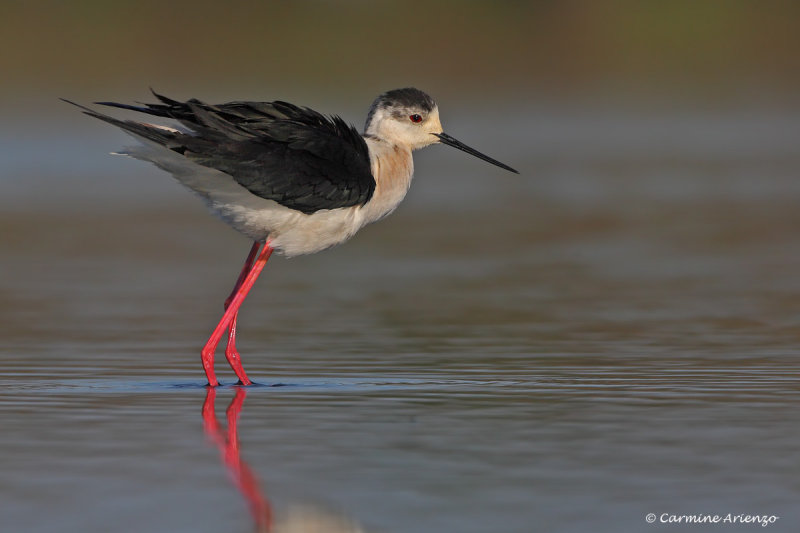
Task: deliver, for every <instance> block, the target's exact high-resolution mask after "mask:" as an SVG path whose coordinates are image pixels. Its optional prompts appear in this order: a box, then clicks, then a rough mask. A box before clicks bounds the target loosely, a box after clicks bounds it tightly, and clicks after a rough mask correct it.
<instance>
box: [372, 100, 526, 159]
mask: <svg viewBox="0 0 800 533" xmlns="http://www.w3.org/2000/svg"><path fill="white" fill-rule="evenodd" d="M364 130H365V134H366V135H369V136H372V137H377V138H378V139H382V140H384V141H387V142H391V143H394V144H398V145H403V146H407V147H408V148H410V149H411V150H416V149H419V148H424V147H426V146H429V145H431V144H434V143H441V144H446V145H448V146H452V147H454V148H458V149H459V150H463V151H464V152H467V153H468V154H472V155H474V156H475V157H478V158H480V159H483V160H484V161H487V162H489V163H491V164H493V165H497V166H498V167H500V168H504V169H506V170H509V171H511V172H515V173H517V174H519V172H517V171H516V170H514V169H513V168H511V167H509V166H508V165H504V164H503V163H501V162H499V161H497V160H495V159H492V158H491V157H489V156H487V155H484V154H482V153H480V152H478V151H477V150H475V149H473V148H470V147H469V146H467V145H465V144H464V143H462V142H460V141H458V140H456V139H454V138H453V137H451V136H450V135H448V134H446V133H445V132H444V130H443V129H442V123H441V121H440V120H439V107H438V106H437V105H436V102H434V101H433V98H431V97H430V96H428V95H427V94H425V93H424V92H422V91H420V90H419V89H414V88H411V87H409V88H406V89H395V90H393V91H388V92H385V93H383V94H382V95H380V96H378V98H376V99H375V101H374V102H373V103H372V107H370V109H369V114H368V115H367V124H366V126H365V128H364Z"/></svg>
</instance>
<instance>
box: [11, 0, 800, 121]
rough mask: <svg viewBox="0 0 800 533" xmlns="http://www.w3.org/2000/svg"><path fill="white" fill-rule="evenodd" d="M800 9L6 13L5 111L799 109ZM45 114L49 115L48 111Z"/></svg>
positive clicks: (224, 8)
mask: <svg viewBox="0 0 800 533" xmlns="http://www.w3.org/2000/svg"><path fill="white" fill-rule="evenodd" d="M798 20H800V2H792V1H768V2H757V1H744V0H728V1H705V0H698V1H683V0H681V1H669V2H642V1H626V0H613V1H602V2H591V1H586V2H578V1H564V2H557V1H531V2H523V1H505V2H502V1H500V2H498V1H492V2H488V1H487V2H480V1H458V2H457V1H444V2H430V1H428V2H393V1H374V2H368V1H333V0H329V1H299V2H289V1H283V2H273V1H266V2H243V1H234V2H207V1H192V2H187V1H179V2H164V1H159V2H155V1H135V2H134V1H83V2H66V1H65V2H43V1H40V2H35V1H34V2H22V1H9V0H6V1H4V2H2V5H1V6H0V72H1V75H2V80H3V83H2V85H0V91H2V93H3V94H2V97H3V101H4V106H5V107H7V108H10V109H11V110H12V111H13V110H14V109H28V108H31V107H34V108H39V109H41V108H42V106H45V107H48V108H53V109H54V108H56V107H58V106H56V105H55V104H54V103H52V99H43V98H42V97H43V96H47V97H49V96H51V95H52V94H56V95H58V96H65V97H71V98H75V99H78V100H81V101H86V100H87V99H105V98H111V97H113V98H127V97H131V98H145V97H146V95H147V93H146V91H147V88H148V87H149V86H153V87H154V88H156V89H159V90H161V91H164V92H166V93H168V94H174V95H175V96H176V97H184V98H188V97H191V96H196V97H200V98H212V97H219V98H228V97H230V98H251V99H274V98H284V99H293V100H295V101H299V102H301V103H304V102H307V103H309V104H311V105H314V103H315V102H321V101H326V99H330V100H334V101H340V102H341V101H348V102H349V101H352V102H354V105H355V104H356V103H357V104H358V108H359V109H361V108H364V107H365V106H366V105H368V102H369V101H370V100H371V99H372V98H373V97H374V95H375V94H377V93H378V92H381V91H383V90H386V89H389V88H393V87H397V86H405V85H416V86H419V87H420V88H423V89H425V90H427V91H429V92H430V93H432V94H433V95H434V96H435V97H437V98H438V99H440V100H448V101H454V99H462V100H464V101H475V100H482V99H484V98H485V97H486V96H487V95H490V96H494V97H495V98H494V99H493V100H492V101H491V103H487V104H486V105H498V104H505V105H508V106H513V105H520V104H521V103H523V102H526V101H531V100H535V99H545V100H547V99H557V100H564V99H573V98H580V99H601V100H603V99H606V100H608V99H610V100H612V101H617V100H621V101H630V100H644V101H645V102H646V103H650V104H652V103H655V102H659V101H665V102H674V101H676V100H679V101H686V100H689V101H694V100H697V101H701V102H704V103H722V104H733V105H736V104H738V103H740V102H754V101H757V102H764V103H771V102H775V101H776V100H779V101H781V102H786V101H794V100H795V99H796V96H797V94H798V85H799V82H800V54H798V51H799V50H800V32H798V31H797V22H798ZM43 101H46V103H43Z"/></svg>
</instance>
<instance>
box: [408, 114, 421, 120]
mask: <svg viewBox="0 0 800 533" xmlns="http://www.w3.org/2000/svg"><path fill="white" fill-rule="evenodd" d="M408 118H409V119H410V120H411V122H422V117H421V116H419V115H416V114H415V115H411V116H410V117H408Z"/></svg>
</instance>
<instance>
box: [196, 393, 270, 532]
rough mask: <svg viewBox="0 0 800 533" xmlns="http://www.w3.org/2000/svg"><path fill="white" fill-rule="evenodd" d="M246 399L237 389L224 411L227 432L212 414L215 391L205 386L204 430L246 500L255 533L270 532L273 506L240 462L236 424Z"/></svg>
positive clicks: (214, 414)
mask: <svg viewBox="0 0 800 533" xmlns="http://www.w3.org/2000/svg"><path fill="white" fill-rule="evenodd" d="M246 396H247V392H246V391H245V390H244V389H243V388H241V387H236V395H235V396H234V397H233V400H231V403H230V405H229V406H228V409H227V410H226V411H225V415H226V417H227V418H228V430H227V432H226V431H225V430H224V429H223V428H222V425H221V424H220V423H219V421H218V420H217V415H216V412H215V411H214V400H215V399H216V397H217V392H216V390H215V389H214V387H207V388H206V399H205V401H204V402H203V429H204V431H205V433H206V435H207V436H208V437H209V438H210V439H211V440H212V441H213V442H214V444H216V445H217V447H218V448H219V451H220V454H221V455H222V462H223V464H224V465H225V467H226V468H227V469H228V472H230V474H231V477H232V478H233V482H234V484H235V485H236V488H238V489H239V491H240V492H241V493H242V496H244V499H245V500H246V501H247V505H248V507H249V508H250V514H251V515H252V516H253V520H254V521H255V524H256V531H272V507H271V506H270V504H269V501H268V500H267V498H266V497H265V496H264V493H263V492H262V491H261V487H260V486H259V485H258V480H257V479H256V477H255V475H254V474H253V471H252V470H250V467H249V466H248V465H247V463H245V462H244V461H242V458H241V456H240V455H239V433H238V430H237V425H236V423H237V422H238V420H239V413H241V411H242V405H243V404H244V399H245V397H246Z"/></svg>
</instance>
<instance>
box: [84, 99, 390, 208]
mask: <svg viewBox="0 0 800 533" xmlns="http://www.w3.org/2000/svg"><path fill="white" fill-rule="evenodd" d="M153 94H154V95H155V96H156V97H157V98H158V99H159V100H160V101H161V103H160V104H145V105H144V106H143V107H139V106H130V105H125V104H117V103H114V102H98V104H102V105H108V106H113V107H119V108H123V109H132V110H134V111H139V112H142V113H147V114H150V115H155V116H158V117H165V118H171V119H175V120H177V121H179V122H180V123H181V124H183V125H184V126H186V127H187V128H189V129H190V130H191V132H190V133H176V132H171V131H168V130H164V129H159V128H155V127H153V126H150V125H147V124H141V123H138V122H133V121H121V120H117V119H113V118H111V117H107V116H106V115H102V114H100V113H95V112H92V111H90V112H89V114H91V115H92V116H95V117H97V118H100V119H102V120H105V121H107V122H111V123H112V124H115V125H117V126H119V127H121V128H123V129H125V130H128V131H130V132H132V133H135V134H137V135H141V136H144V137H145V138H148V139H150V140H153V141H156V142H158V143H160V144H162V145H164V146H166V147H167V148H169V149H171V150H174V151H175V152H178V153H180V154H183V155H184V156H185V157H187V158H188V159H190V160H191V161H194V162H195V163H198V164H200V165H203V166H207V167H210V168H214V169H217V170H220V171H222V172H224V173H226V174H228V175H230V176H232V177H233V179H235V180H236V181H237V182H238V183H239V184H240V185H242V186H243V187H245V188H246V189H247V190H248V191H250V192H251V193H253V194H255V195H256V196H260V197H261V198H266V199H269V200H274V201H276V202H278V203H279V204H281V205H284V206H286V207H289V208H291V209H296V210H298V211H301V212H303V213H307V214H310V213H314V212H316V211H319V210H321V209H335V208H338V207H350V206H355V205H363V204H365V203H366V202H367V201H369V199H370V198H371V197H372V193H373V192H374V191H375V178H374V177H373V176H372V172H371V169H370V160H369V151H368V149H367V143H366V142H365V141H364V138H363V137H361V135H360V134H359V133H358V131H357V130H356V129H355V128H354V127H353V126H350V125H348V124H346V123H345V122H344V121H343V120H342V119H341V118H340V117H337V116H333V117H330V118H328V117H325V116H323V115H321V114H320V113H317V112H316V111H313V110H311V109H308V108H301V107H297V106H295V105H292V104H289V103H286V102H280V101H276V102H230V103H227V104H220V105H209V104H205V103H203V102H201V101H199V100H195V99H192V100H189V101H187V102H178V101H176V100H171V99H169V98H166V97H164V96H161V95H158V94H156V93H153Z"/></svg>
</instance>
